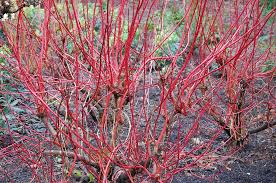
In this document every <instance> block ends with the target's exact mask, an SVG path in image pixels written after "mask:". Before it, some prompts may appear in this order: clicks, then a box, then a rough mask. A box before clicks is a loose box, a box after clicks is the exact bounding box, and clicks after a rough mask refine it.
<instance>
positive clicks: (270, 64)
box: [262, 60, 276, 74]
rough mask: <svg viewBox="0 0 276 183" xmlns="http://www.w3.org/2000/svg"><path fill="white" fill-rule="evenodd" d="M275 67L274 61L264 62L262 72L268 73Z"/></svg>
mask: <svg viewBox="0 0 276 183" xmlns="http://www.w3.org/2000/svg"><path fill="white" fill-rule="evenodd" d="M275 67H276V64H275V60H274V61H272V60H268V61H266V62H265V64H264V66H263V67H262V72H269V71H271V70H272V69H274V68H275ZM275 74H276V73H275Z"/></svg>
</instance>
